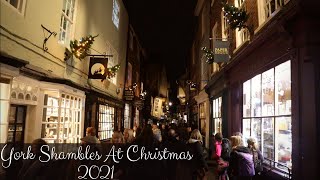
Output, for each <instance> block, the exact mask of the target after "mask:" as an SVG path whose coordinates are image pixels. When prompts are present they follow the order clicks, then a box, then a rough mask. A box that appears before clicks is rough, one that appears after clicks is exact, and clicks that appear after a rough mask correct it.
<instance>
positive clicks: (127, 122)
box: [123, 104, 131, 128]
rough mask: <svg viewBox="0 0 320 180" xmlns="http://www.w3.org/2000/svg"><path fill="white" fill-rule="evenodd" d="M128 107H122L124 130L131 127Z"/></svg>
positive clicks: (127, 105)
mask: <svg viewBox="0 0 320 180" xmlns="http://www.w3.org/2000/svg"><path fill="white" fill-rule="evenodd" d="M130 114H131V113H130V105H129V104H126V105H125V107H124V121H123V126H124V128H130V127H131V125H130V123H131V116H130Z"/></svg>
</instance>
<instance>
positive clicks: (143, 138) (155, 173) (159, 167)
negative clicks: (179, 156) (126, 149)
mask: <svg viewBox="0 0 320 180" xmlns="http://www.w3.org/2000/svg"><path fill="white" fill-rule="evenodd" d="M132 145H138V148H139V151H138V153H131V154H130V158H131V159H138V158H139V157H140V150H141V148H142V147H145V152H148V151H150V152H151V153H154V152H155V151H156V149H158V150H160V149H161V144H160V143H159V141H158V140H156V138H155V137H154V134H153V131H152V128H151V125H146V126H145V127H144V128H143V130H142V132H141V134H140V135H139V136H138V137H137V138H136V140H135V141H134V142H133V143H132ZM165 163H166V162H165V160H161V161H159V160H138V161H136V162H128V166H127V167H128V169H127V175H126V178H125V179H130V180H141V179H152V180H165V179H166V172H167V171H166V164H165Z"/></svg>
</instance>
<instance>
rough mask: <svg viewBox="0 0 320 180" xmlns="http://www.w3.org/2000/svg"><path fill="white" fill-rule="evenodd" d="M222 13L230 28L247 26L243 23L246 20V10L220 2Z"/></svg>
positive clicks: (247, 16)
mask: <svg viewBox="0 0 320 180" xmlns="http://www.w3.org/2000/svg"><path fill="white" fill-rule="evenodd" d="M222 6H223V11H224V15H225V17H226V18H227V22H228V24H229V25H230V28H231V29H232V30H235V29H236V28H238V29H239V30H241V29H242V28H247V26H246V25H245V23H246V22H247V20H248V18H249V15H248V13H247V11H246V10H244V9H239V8H237V7H235V6H233V5H229V4H227V3H226V2H222Z"/></svg>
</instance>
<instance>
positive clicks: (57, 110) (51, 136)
mask: <svg viewBox="0 0 320 180" xmlns="http://www.w3.org/2000/svg"><path fill="white" fill-rule="evenodd" d="M81 112H82V99H81V98H79V97H77V96H74V95H70V94H65V93H59V92H58V91H46V92H45V95H44V108H43V118H42V129H41V138H43V139H44V140H46V141H47V142H48V143H79V142H80V133H81V132H80V131H81V127H80V123H81V119H82V115H81Z"/></svg>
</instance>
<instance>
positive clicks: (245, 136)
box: [243, 119, 250, 142]
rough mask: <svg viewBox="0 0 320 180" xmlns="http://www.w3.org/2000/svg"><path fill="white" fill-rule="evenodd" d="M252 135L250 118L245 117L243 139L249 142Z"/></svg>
mask: <svg viewBox="0 0 320 180" xmlns="http://www.w3.org/2000/svg"><path fill="white" fill-rule="evenodd" d="M249 137H250V119H243V140H244V142H247V139H248V138H249Z"/></svg>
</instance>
